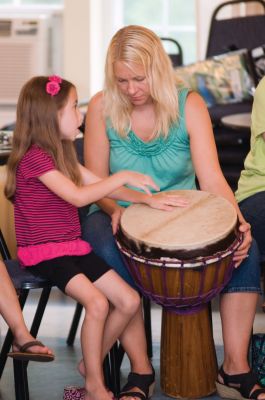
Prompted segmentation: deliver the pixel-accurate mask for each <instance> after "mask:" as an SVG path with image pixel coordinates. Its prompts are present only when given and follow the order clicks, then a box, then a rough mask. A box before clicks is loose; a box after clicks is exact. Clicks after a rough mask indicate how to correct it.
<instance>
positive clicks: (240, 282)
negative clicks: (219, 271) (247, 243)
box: [222, 240, 261, 293]
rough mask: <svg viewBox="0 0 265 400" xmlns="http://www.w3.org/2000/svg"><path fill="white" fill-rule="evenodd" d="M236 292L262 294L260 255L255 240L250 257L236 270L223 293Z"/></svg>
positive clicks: (250, 250)
mask: <svg viewBox="0 0 265 400" xmlns="http://www.w3.org/2000/svg"><path fill="white" fill-rule="evenodd" d="M234 292H253V293H261V288H260V253H259V249H258V246H257V243H256V242H255V240H253V242H252V244H251V247H250V249H249V253H248V257H247V258H246V259H245V260H244V261H242V263H241V264H240V265H239V267H238V268H235V269H234V271H233V274H232V278H231V279H230V281H229V282H228V284H227V285H226V286H225V288H224V289H223V291H222V293H234Z"/></svg>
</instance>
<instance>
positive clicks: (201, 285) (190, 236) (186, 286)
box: [117, 191, 240, 398]
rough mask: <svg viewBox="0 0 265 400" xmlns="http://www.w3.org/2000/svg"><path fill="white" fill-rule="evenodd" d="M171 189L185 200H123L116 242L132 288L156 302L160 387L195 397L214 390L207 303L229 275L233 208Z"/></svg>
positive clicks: (234, 222) (234, 240) (206, 195)
mask: <svg viewBox="0 0 265 400" xmlns="http://www.w3.org/2000/svg"><path fill="white" fill-rule="evenodd" d="M179 193H180V194H181V195H182V196H185V197H187V199H188V201H189V202H190V204H189V206H188V207H187V208H185V209H180V208H176V210H174V211H173V212H165V211H159V210H153V209H151V208H148V207H146V206H144V205H133V206H130V207H128V209H126V210H125V212H124V213H123V216H122V219H121V229H120V232H119V234H118V235H117V244H118V246H119V248H120V250H121V252H122V254H123V255H124V258H125V261H126V264H127V266H128V268H129V271H130V272H131V274H132V276H133V278H134V280H135V282H136V284H137V286H138V287H139V290H140V291H141V292H142V293H143V295H145V296H147V297H148V298H150V299H151V300H152V301H154V302H156V303H157V304H160V305H162V307H163V312H162V327H161V348H160V349H161V350H160V375H161V389H162V390H163V391H164V392H165V393H166V395H168V396H171V397H175V398H199V397H204V396H208V395H210V394H212V393H213V392H215V390H216V387H215V380H216V377H217V361H216V354H215V347H214V341H213V334H212V325H211V315H210V306H209V304H210V303H209V302H210V300H211V299H212V298H213V297H214V296H216V295H217V294H218V293H219V292H220V291H221V290H222V288H223V287H224V286H225V285H226V283H227V282H228V281H229V279H230V277H231V274H232V269H233V262H232V258H233V253H234V251H235V250H236V248H237V247H238V246H239V244H240V241H239V239H238V238H237V235H236V225H237V215H236V212H235V210H234V208H233V206H232V205H231V204H230V203H228V202H227V201H226V200H225V199H222V198H220V197H218V196H215V195H212V194H209V193H207V192H202V191H179ZM198 225H199V226H198ZM215 227H216V228H217V229H215ZM200 232H202V233H201V234H200Z"/></svg>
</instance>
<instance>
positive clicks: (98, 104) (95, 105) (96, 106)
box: [88, 91, 103, 112]
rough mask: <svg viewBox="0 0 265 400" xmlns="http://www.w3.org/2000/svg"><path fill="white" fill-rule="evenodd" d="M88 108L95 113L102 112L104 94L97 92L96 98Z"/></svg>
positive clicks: (94, 97) (92, 98)
mask: <svg viewBox="0 0 265 400" xmlns="http://www.w3.org/2000/svg"><path fill="white" fill-rule="evenodd" d="M88 107H89V108H90V109H91V108H92V109H93V110H94V111H99V112H101V111H102V109H103V92H102V91H100V92H97V93H96V94H94V96H92V97H91V99H90V101H89V103H88Z"/></svg>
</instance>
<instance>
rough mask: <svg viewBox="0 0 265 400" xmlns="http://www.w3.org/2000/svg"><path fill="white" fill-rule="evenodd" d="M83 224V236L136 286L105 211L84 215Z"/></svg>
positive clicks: (100, 255)
mask: <svg viewBox="0 0 265 400" xmlns="http://www.w3.org/2000/svg"><path fill="white" fill-rule="evenodd" d="M81 226H82V238H83V239H84V240H86V241H87V242H89V243H90V244H91V246H92V248H93V250H94V252H95V253H96V254H97V255H98V256H99V257H101V258H103V260H104V261H105V262H106V263H108V265H110V266H111V267H112V268H113V269H114V270H115V271H116V272H117V273H118V274H119V275H120V276H121V277H122V278H123V279H124V280H125V281H126V282H127V283H128V284H129V285H131V286H132V287H134V288H135V284H134V281H133V278H132V277H131V275H130V273H129V272H128V269H127V267H126V265H125V263H124V261H123V259H122V256H121V254H120V251H119V249H118V246H117V244H116V242H115V238H114V236H113V233H112V227H111V219H110V217H109V216H108V215H107V214H106V213H104V212H103V211H96V212H94V213H92V214H90V215H88V216H86V217H85V218H84V217H82V220H81Z"/></svg>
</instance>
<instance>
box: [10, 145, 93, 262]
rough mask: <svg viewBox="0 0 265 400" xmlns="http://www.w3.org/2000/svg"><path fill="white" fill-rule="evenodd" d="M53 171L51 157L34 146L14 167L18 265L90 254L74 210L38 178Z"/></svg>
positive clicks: (89, 248)
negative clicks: (15, 168) (15, 169)
mask: <svg viewBox="0 0 265 400" xmlns="http://www.w3.org/2000/svg"><path fill="white" fill-rule="evenodd" d="M54 169H56V166H55V164H54V161H53V159H52V157H51V156H50V155H49V154H48V153H47V152H45V151H44V150H42V149H41V148H40V147H38V146H37V145H33V146H32V147H31V148H30V149H29V150H28V152H27V153H26V154H25V155H24V157H23V158H22V159H21V161H20V163H19V165H18V168H17V173H16V193H15V204H14V209H15V228H16V239H17V246H18V259H19V261H20V263H21V265H22V266H32V265H35V264H38V263H39V262H41V261H44V260H50V259H53V258H56V257H61V256H65V255H84V254H88V253H89V252H90V251H91V247H90V245H89V244H88V243H87V242H85V241H84V240H82V239H81V229H80V223H79V217H78V210H77V208H76V207H75V206H73V205H72V204H69V203H67V202H66V201H65V200H63V199H61V198H60V197H58V196H57V195H56V194H54V193H53V192H51V191H50V190H49V189H48V188H47V187H46V186H45V185H44V184H43V183H42V182H41V181H40V180H39V179H38V178H39V177H40V176H41V175H43V174H45V173H47V172H49V171H52V170H54Z"/></svg>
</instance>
